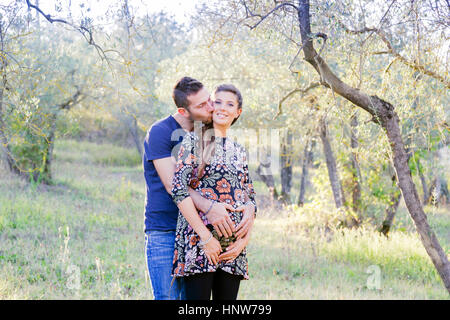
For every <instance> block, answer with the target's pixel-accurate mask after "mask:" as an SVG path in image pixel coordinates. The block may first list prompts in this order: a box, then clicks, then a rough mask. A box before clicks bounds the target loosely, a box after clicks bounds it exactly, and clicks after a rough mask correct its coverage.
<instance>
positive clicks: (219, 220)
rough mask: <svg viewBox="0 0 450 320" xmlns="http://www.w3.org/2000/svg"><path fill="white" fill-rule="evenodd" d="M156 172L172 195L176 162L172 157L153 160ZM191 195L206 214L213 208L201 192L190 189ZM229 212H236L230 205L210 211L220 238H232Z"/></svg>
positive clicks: (222, 205) (217, 205)
mask: <svg viewBox="0 0 450 320" xmlns="http://www.w3.org/2000/svg"><path fill="white" fill-rule="evenodd" d="M153 164H154V165H155V168H156V172H158V175H159V178H160V179H161V182H162V183H163V185H164V188H165V189H166V191H167V192H168V193H169V194H170V195H171V194H172V180H173V175H174V172H175V161H174V159H173V158H172V157H167V158H161V159H156V160H153ZM188 190H189V195H190V196H191V198H192V201H193V202H194V205H195V207H196V208H197V209H198V210H200V211H202V212H206V211H208V209H209V208H210V207H211V200H208V199H206V198H203V197H202V196H201V195H200V193H199V192H197V191H195V190H193V189H192V188H189V189H188ZM227 209H228V210H234V209H233V207H232V206H231V205H229V204H224V203H215V204H214V205H213V206H212V207H211V209H210V210H209V212H208V214H207V217H208V221H209V222H210V223H211V224H212V225H213V226H214V229H216V231H217V234H218V235H219V236H222V235H225V236H226V237H231V235H232V233H233V231H234V230H235V226H234V223H233V221H232V220H231V218H230V216H229V215H228V211H227Z"/></svg>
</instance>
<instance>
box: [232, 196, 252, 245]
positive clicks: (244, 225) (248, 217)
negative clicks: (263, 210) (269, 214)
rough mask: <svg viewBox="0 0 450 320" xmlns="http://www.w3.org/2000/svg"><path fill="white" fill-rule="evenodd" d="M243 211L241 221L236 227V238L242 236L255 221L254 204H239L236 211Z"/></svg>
mask: <svg viewBox="0 0 450 320" xmlns="http://www.w3.org/2000/svg"><path fill="white" fill-rule="evenodd" d="M241 210H242V211H244V213H243V215H242V220H241V222H240V223H239V224H238V225H237V227H236V238H237V239H241V238H244V237H245V236H246V235H247V234H248V232H249V231H250V229H251V228H252V227H253V222H254V221H255V206H254V205H253V204H251V203H249V204H246V205H243V206H240V207H239V208H237V209H236V211H241Z"/></svg>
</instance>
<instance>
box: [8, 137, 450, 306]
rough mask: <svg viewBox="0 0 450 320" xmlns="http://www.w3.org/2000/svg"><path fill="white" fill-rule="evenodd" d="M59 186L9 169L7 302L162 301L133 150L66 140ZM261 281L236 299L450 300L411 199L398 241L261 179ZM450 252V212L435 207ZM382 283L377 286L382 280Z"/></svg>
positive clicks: (255, 238)
mask: <svg viewBox="0 0 450 320" xmlns="http://www.w3.org/2000/svg"><path fill="white" fill-rule="evenodd" d="M54 152H55V161H54V164H53V175H54V181H55V183H54V185H51V186H45V185H36V184H33V183H29V182H27V181H23V180H21V179H18V178H17V177H15V176H13V175H12V174H10V173H8V172H7V171H6V170H5V169H4V167H3V166H2V167H1V168H2V169H1V170H2V171H1V172H0V299H152V298H153V297H152V293H151V284H150V281H149V278H148V275H147V270H146V260H145V256H144V232H143V206H144V199H145V184H144V178H143V174H142V166H141V161H140V158H139V156H138V154H137V153H136V152H135V151H134V150H131V151H130V150H128V149H125V148H121V147H118V146H114V145H109V144H102V145H98V144H95V143H91V142H77V141H74V140H61V141H58V142H57V143H56V145H55V151H54ZM255 185H256V190H257V192H258V198H257V199H258V203H260V204H261V205H260V206H259V209H258V216H257V219H256V220H255V225H254V228H253V231H252V240H251V243H250V244H249V246H248V252H249V271H250V277H251V279H250V280H249V281H244V282H242V284H241V289H240V292H239V296H238V299H449V295H448V292H447V291H446V290H445V287H444V285H443V284H442V282H441V280H440V278H439V276H438V274H437V272H436V271H435V268H434V266H433V265H432V263H431V261H430V259H429V257H428V256H427V254H426V252H425V250H424V248H423V246H422V244H421V242H420V239H419V237H418V235H417V233H416V231H415V227H414V225H413V223H412V220H411V219H410V217H409V215H408V212H407V210H406V208H405V207H404V204H403V203H402V204H401V206H400V208H399V212H398V213H397V216H396V220H395V223H394V228H393V230H392V231H391V233H390V236H389V238H386V237H384V236H383V235H380V234H379V232H378V231H377V230H376V227H375V226H374V225H372V224H370V223H367V224H364V225H363V226H361V227H360V228H358V229H342V228H341V229H340V228H336V227H333V225H332V223H331V221H332V219H333V216H334V215H335V214H336V213H335V212H334V210H333V208H332V206H331V205H332V203H331V202H330V207H329V208H327V207H324V206H323V205H320V204H319V203H315V202H309V203H307V204H305V206H304V207H302V208H299V207H296V206H295V205H293V206H288V207H279V206H274V205H270V204H269V203H270V202H269V201H267V197H268V195H267V192H265V190H264V187H263V185H262V184H261V183H258V182H256V183H255ZM425 210H426V213H427V216H428V220H429V223H430V225H431V226H432V228H433V230H434V231H435V232H436V234H437V236H438V239H439V241H440V243H441V245H442V246H443V247H444V250H446V252H449V250H450V210H449V208H445V207H444V208H442V207H441V208H435V207H427V208H425ZM374 280H375V281H374Z"/></svg>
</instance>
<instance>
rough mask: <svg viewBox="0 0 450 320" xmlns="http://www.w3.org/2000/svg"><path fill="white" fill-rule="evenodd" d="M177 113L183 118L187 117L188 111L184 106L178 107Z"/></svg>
mask: <svg viewBox="0 0 450 320" xmlns="http://www.w3.org/2000/svg"><path fill="white" fill-rule="evenodd" d="M178 113H179V114H181V115H182V116H183V117H185V118H188V117H189V111H187V110H186V109H185V108H178Z"/></svg>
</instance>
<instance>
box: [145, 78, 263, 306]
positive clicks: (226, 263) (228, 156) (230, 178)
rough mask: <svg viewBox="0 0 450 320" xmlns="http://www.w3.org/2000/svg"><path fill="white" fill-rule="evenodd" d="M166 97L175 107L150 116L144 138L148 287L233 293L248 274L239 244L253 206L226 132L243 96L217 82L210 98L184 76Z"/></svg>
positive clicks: (238, 153) (200, 295) (180, 295)
mask: <svg viewBox="0 0 450 320" xmlns="http://www.w3.org/2000/svg"><path fill="white" fill-rule="evenodd" d="M172 97H173V100H174V102H175V105H176V106H177V112H176V113H175V114H173V115H170V116H168V117H167V118H165V119H162V120H159V121H157V122H156V123H154V124H153V126H152V127H151V128H150V130H149V131H148V133H147V136H146V138H145V142H144V157H143V164H144V176H145V181H146V185H147V196H146V205H145V241H146V256H147V268H148V272H149V275H150V279H151V282H152V288H153V295H154V297H155V299H156V300H166V299H172V300H173V299H188V300H199V299H200V300H209V299H210V297H211V293H212V296H213V299H214V300H216V299H217V300H235V299H236V298H237V294H238V290H239V285H240V281H241V280H243V279H248V262H247V257H246V250H245V247H246V246H247V244H248V241H249V239H250V231H251V229H252V226H253V221H254V217H255V211H256V203H255V197H254V195H255V194H254V190H253V186H252V182H251V180H250V178H249V171H248V163H247V157H246V151H245V149H244V148H243V147H242V146H240V145H239V144H237V143H236V142H234V141H233V140H232V139H230V138H227V130H228V129H229V128H230V126H231V125H232V124H233V123H234V122H235V121H236V120H237V119H238V118H239V116H240V114H241V112H242V96H241V93H240V92H239V90H238V89H237V88H235V87H234V86H233V85H220V86H218V87H217V88H216V89H215V91H214V97H213V99H214V101H212V99H211V97H210V94H209V92H208V90H207V89H206V88H205V87H204V86H203V84H202V83H201V82H199V81H197V80H195V79H193V78H190V77H184V78H182V79H180V80H179V81H178V82H177V83H176V85H175V87H174V89H173V95H172ZM194 122H200V123H202V124H203V126H202V127H203V128H202V129H201V131H202V132H197V131H198V130H196V132H194V131H193V129H194ZM196 127H197V126H196ZM180 132H182V133H183V134H180ZM203 137H208V139H205V138H203Z"/></svg>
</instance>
